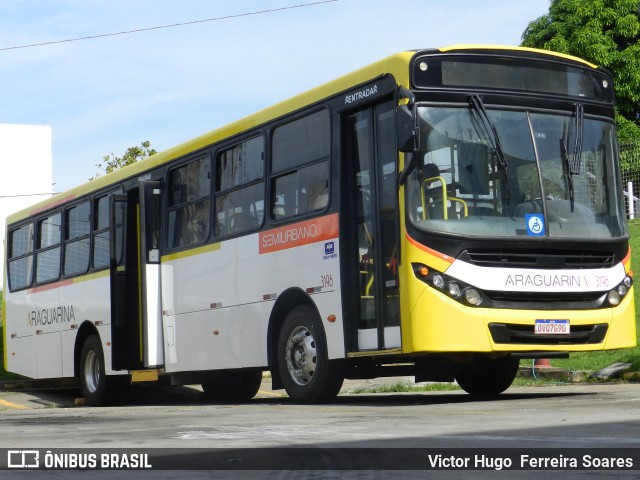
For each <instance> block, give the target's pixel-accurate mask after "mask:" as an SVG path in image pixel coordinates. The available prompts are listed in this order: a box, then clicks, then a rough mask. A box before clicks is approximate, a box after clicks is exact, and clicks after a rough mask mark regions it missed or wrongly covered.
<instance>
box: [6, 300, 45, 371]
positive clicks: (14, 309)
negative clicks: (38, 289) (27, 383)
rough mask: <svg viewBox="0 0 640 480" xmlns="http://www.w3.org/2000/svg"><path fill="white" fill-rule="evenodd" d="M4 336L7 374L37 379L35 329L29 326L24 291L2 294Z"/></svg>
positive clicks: (29, 312)
mask: <svg viewBox="0 0 640 480" xmlns="http://www.w3.org/2000/svg"><path fill="white" fill-rule="evenodd" d="M4 294H5V297H4V302H5V314H6V317H5V319H4V335H5V338H6V344H5V348H6V352H5V357H6V360H7V363H6V365H5V368H6V369H7V371H9V372H13V373H18V374H20V375H24V376H26V377H31V378H37V377H38V368H37V363H36V337H35V327H32V326H31V323H32V317H31V311H32V308H30V307H28V306H27V305H28V303H27V302H28V299H27V297H28V296H31V295H28V294H27V291H26V290H22V291H19V292H13V293H11V292H9V290H8V289H7V290H5V292H4Z"/></svg>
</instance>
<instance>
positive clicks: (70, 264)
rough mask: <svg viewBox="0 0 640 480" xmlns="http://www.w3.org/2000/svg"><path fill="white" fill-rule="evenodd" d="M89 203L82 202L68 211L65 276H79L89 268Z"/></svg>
mask: <svg viewBox="0 0 640 480" xmlns="http://www.w3.org/2000/svg"><path fill="white" fill-rule="evenodd" d="M90 211H91V207H90V206H89V202H82V203H81V204H79V205H76V206H73V207H71V208H68V209H67V210H66V214H65V229H64V238H65V247H64V249H65V253H64V274H65V275H78V274H82V273H86V271H87V269H88V268H89V243H90V242H89V233H90V232H91V223H90V219H89V214H90Z"/></svg>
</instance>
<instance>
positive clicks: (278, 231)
mask: <svg viewBox="0 0 640 480" xmlns="http://www.w3.org/2000/svg"><path fill="white" fill-rule="evenodd" d="M337 225H338V216H337V214H330V215H326V216H324V217H319V218H314V219H311V220H304V221H301V222H298V223H294V224H290V225H287V226H284V227H278V228H275V229H271V230H265V231H263V232H260V233H258V234H255V235H250V236H246V237H242V238H239V239H238V282H239V286H240V288H239V292H240V304H241V307H240V308H241V315H240V322H241V323H242V333H243V335H242V346H243V352H245V353H243V355H248V358H247V360H248V361H250V365H247V366H263V365H266V358H267V357H266V349H267V333H266V332H267V329H268V321H269V317H270V312H271V309H272V308H273V306H274V305H275V301H276V300H277V298H278V297H279V296H280V295H281V294H282V293H283V292H285V291H286V290H288V289H290V288H298V289H300V290H302V291H303V292H306V293H307V294H309V295H310V298H311V299H312V301H313V302H314V303H315V305H316V307H317V308H318V311H319V313H320V318H321V319H322V323H323V325H324V329H325V333H326V335H327V343H328V349H329V352H328V353H329V358H344V355H345V349H344V331H343V324H342V301H341V296H340V264H339V250H340V245H339V241H338V237H337V230H338V229H337ZM245 313H246V314H245ZM255 314H257V316H254V315H255ZM330 315H335V316H336V321H335V322H329V321H328V320H327V318H328V317H329V316H330ZM249 359H250V360H249Z"/></svg>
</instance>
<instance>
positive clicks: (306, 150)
mask: <svg viewBox="0 0 640 480" xmlns="http://www.w3.org/2000/svg"><path fill="white" fill-rule="evenodd" d="M330 126H331V122H330V118H329V112H328V111H327V110H321V111H319V112H316V113H313V114H311V115H308V116H306V117H303V118H300V119H298V120H294V121H293V122H290V123H287V124H285V125H282V126H280V127H278V128H276V129H275V131H274V133H273V162H272V172H273V173H275V174H276V175H273V176H272V186H273V188H272V192H273V193H272V197H271V218H273V219H274V220H279V219H281V218H288V217H292V216H296V215H304V214H306V213H309V212H313V211H320V210H323V209H325V208H326V207H327V206H328V205H329V153H330V148H329V146H330V144H331V135H330V132H331V128H330Z"/></svg>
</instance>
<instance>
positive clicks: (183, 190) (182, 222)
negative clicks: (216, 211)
mask: <svg viewBox="0 0 640 480" xmlns="http://www.w3.org/2000/svg"><path fill="white" fill-rule="evenodd" d="M210 195H211V166H210V163H209V157H208V156H204V157H200V158H198V159H197V160H193V161H191V162H189V163H187V164H186V165H183V166H181V167H179V168H176V169H175V170H172V171H171V172H169V239H168V240H169V248H179V247H187V246H190V245H197V244H200V243H203V242H205V241H206V240H207V239H208V238H209V230H210V228H209V227H210V221H209V218H210V212H211V197H210Z"/></svg>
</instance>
